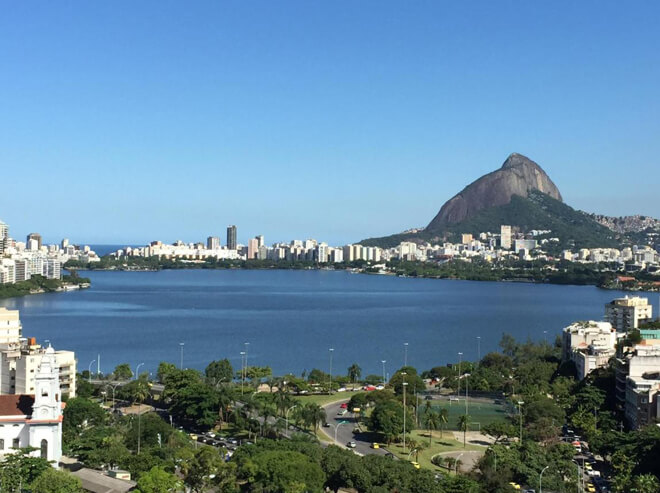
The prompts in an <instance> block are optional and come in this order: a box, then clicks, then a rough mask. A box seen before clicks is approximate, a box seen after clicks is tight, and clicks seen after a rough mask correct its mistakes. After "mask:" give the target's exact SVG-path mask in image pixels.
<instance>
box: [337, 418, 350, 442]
mask: <svg viewBox="0 0 660 493" xmlns="http://www.w3.org/2000/svg"><path fill="white" fill-rule="evenodd" d="M346 423H348V421H340V422H339V423H337V424H336V425H335V443H337V430H338V429H339V427H340V426H341V425H345V424H346Z"/></svg>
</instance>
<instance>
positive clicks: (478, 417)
mask: <svg viewBox="0 0 660 493" xmlns="http://www.w3.org/2000/svg"><path fill="white" fill-rule="evenodd" d="M432 408H433V410H434V411H436V412H437V411H439V410H440V409H442V408H445V409H447V410H448V411H449V418H448V420H447V421H448V422H447V424H446V425H445V429H446V430H458V419H459V417H460V416H463V415H464V414H465V398H464V397H461V398H460V400H459V401H456V400H452V401H450V400H448V399H443V400H433V401H432ZM419 412H420V421H421V416H422V413H423V412H424V404H422V405H421V406H420V409H419ZM468 416H470V429H471V430H473V431H478V430H479V429H480V427H481V426H484V425H486V424H488V423H492V422H493V421H501V420H504V419H506V417H507V409H506V407H505V405H504V404H496V403H495V401H494V400H492V399H486V398H474V399H473V398H470V399H469V400H468Z"/></svg>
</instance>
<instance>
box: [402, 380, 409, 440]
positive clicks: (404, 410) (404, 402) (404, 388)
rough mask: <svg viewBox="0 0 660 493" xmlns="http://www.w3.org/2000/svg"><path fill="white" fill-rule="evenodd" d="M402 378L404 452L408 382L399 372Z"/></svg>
mask: <svg viewBox="0 0 660 493" xmlns="http://www.w3.org/2000/svg"><path fill="white" fill-rule="evenodd" d="M401 375H402V376H403V451H404V452H405V451H406V387H407V386H408V382H406V372H405V371H404V372H401Z"/></svg>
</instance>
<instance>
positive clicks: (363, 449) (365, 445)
mask: <svg viewBox="0 0 660 493" xmlns="http://www.w3.org/2000/svg"><path fill="white" fill-rule="evenodd" d="M345 402H346V403H347V402H348V399H344V400H342V401H339V402H335V403H332V404H326V405H325V406H323V408H324V409H325V412H326V414H327V421H328V423H329V424H330V425H331V426H330V427H329V428H322V429H323V432H324V433H325V434H326V435H328V437H329V438H330V440H331V441H332V440H334V434H335V428H334V427H335V426H337V425H338V424H339V423H341V422H342V421H345V422H346V423H345V424H342V425H339V428H338V429H337V445H339V446H340V447H346V444H347V443H348V442H350V441H351V440H352V441H354V442H355V443H356V444H357V446H356V447H355V448H354V449H352V450H353V451H355V452H356V453H358V454H361V455H367V454H378V455H386V454H387V453H388V452H387V450H385V449H382V448H379V449H372V448H371V443H372V441H373V436H372V434H369V433H353V430H355V429H356V427H357V423H356V421H355V418H354V417H353V413H351V412H347V413H346V414H345V415H344V416H338V415H337V413H338V412H339V411H340V410H341V407H340V406H341V404H342V403H345Z"/></svg>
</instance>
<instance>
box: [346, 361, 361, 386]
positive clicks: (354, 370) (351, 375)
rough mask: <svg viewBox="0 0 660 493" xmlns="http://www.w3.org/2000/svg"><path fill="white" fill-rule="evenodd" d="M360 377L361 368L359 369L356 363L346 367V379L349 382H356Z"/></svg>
mask: <svg viewBox="0 0 660 493" xmlns="http://www.w3.org/2000/svg"><path fill="white" fill-rule="evenodd" d="M360 376H362V368H360V367H359V366H358V364H357V363H353V364H352V365H351V366H349V367H348V379H349V380H350V381H351V382H353V383H355V382H357V381H358V379H359V378H360Z"/></svg>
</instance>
